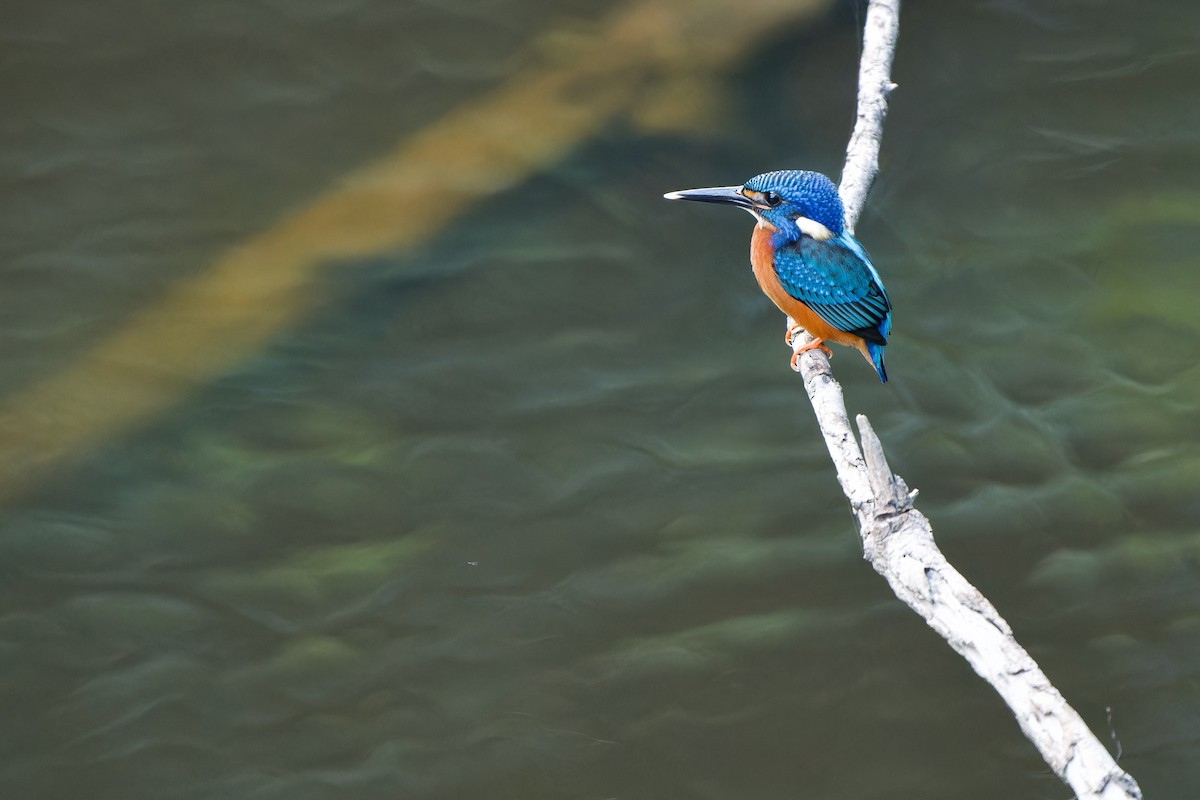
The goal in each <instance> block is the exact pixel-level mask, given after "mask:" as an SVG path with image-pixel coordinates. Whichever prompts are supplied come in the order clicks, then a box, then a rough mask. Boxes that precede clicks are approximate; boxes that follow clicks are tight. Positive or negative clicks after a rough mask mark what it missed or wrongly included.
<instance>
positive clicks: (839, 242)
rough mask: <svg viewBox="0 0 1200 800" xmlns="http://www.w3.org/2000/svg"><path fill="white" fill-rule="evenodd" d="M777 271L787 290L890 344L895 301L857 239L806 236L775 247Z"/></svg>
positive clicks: (852, 329)
mask: <svg viewBox="0 0 1200 800" xmlns="http://www.w3.org/2000/svg"><path fill="white" fill-rule="evenodd" d="M775 274H776V275H778V276H779V283H780V285H782V286H783V288H784V291H786V292H787V293H788V294H790V295H791V296H792V297H794V298H796V299H797V300H799V301H800V302H801V303H804V305H806V306H808V307H809V308H811V309H812V310H813V311H814V312H816V314H817V315H818V316H819V317H821V319H823V320H825V321H826V322H828V323H829V324H830V325H832V326H833V327H835V328H837V329H838V330H840V331H845V332H847V333H853V334H855V335H857V336H861V337H862V338H863V339H865V340H866V341H868V342H870V343H872V344H879V345H885V344H887V337H888V334H889V333H890V332H891V328H892V314H891V312H892V304H891V302H890V301H889V300H888V296H887V291H885V290H884V288H883V282H882V281H881V280H880V279H879V273H877V272H876V271H875V268H874V267H873V266H872V265H871V259H870V257H869V256H868V255H867V253H866V251H865V250H863V248H862V245H860V244H859V243H858V242H857V241H856V240H855V239H854V238H853V237H851V236H848V235H845V234H843V235H841V236H838V237H836V238H833V239H829V240H827V241H817V240H816V239H813V238H811V237H809V236H804V237H801V238H800V239H798V240H796V241H793V242H789V243H787V244H785V245H783V246H782V247H779V248H777V249H776V250H775Z"/></svg>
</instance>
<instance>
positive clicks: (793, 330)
mask: <svg viewBox="0 0 1200 800" xmlns="http://www.w3.org/2000/svg"><path fill="white" fill-rule="evenodd" d="M802 330H804V326H803V325H789V326H788V329H787V333H785V334H784V335H783V343H784V344H786V345H787V346H788V347H791V346H792V339H795V338H796V334H797V333H799V332H800V331H802Z"/></svg>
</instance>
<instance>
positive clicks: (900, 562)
mask: <svg viewBox="0 0 1200 800" xmlns="http://www.w3.org/2000/svg"><path fill="white" fill-rule="evenodd" d="M899 17H900V0H871V3H870V7H869V8H868V10H867V20H866V30H865V31H864V34H863V51H862V61H861V64H860V67H859V87H858V118H857V121H856V122H855V125H854V133H853V135H852V136H851V137H850V143H849V145H848V147H847V148H846V166H845V169H844V170H843V173H842V184H841V187H840V192H841V195H842V201H843V203H844V204H845V206H846V226H847V228H848V229H850V230H853V228H854V223H855V222H856V221H857V220H858V216H859V214H860V213H861V211H862V207H863V203H864V201H865V200H866V197H867V192H868V191H869V190H870V188H871V183H872V182H873V181H874V179H875V173H876V172H877V171H878V170H879V142H880V139H881V137H882V135H883V120H884V117H885V116H886V114H887V96H888V94H889V93H890V92H891V91H892V89H894V88H895V84H893V83H892V81H891V77H890V74H891V65H892V56H893V53H894V52H895V47H896V37H897V35H898V32H899V21H900V20H899ZM791 323H792V321H791V320H788V324H789V325H790V324H791ZM809 341H811V337H809V336H808V335H807V334H802V335H801V336H799V337H797V338H796V341H795V342H794V343H793V347H795V348H797V349H798V348H799V347H801V346H802V345H804V344H805V343H807V342H809ZM800 373H801V375H802V376H803V378H804V386H805V388H806V389H807V390H808V396H809V399H811V400H812V405H813V410H814V411H815V412H816V416H817V423H818V424H819V425H820V427H821V435H822V436H823V437H824V438H825V444H826V446H827V447H828V448H829V455H830V457H831V458H832V459H833V464H834V467H835V468H836V469H837V477H838V482H839V483H840V484H841V485H842V491H843V492H845V494H846V497H847V499H849V501H850V507H851V509H852V510H853V512H854V515H855V516H856V517H857V519H858V523H859V529H860V534H861V536H862V543H863V556H864V557H865V558H866V560H867V561H868V562H870V564H871V566H873V567H874V568H875V570H876V571H877V572H878V573H879V574H881V575H883V577H884V578H886V579H887V582H888V584H889V585H891V587H892V590H893V591H894V592H895V593H896V596H897V597H898V598H900V599H901V600H903V601H904V602H905V603H907V604H908V605H909V606H910V607H911V608H912V609H913V610H914V611H916V612H917V613H918V614H920V615H921V617H922V618H924V620H925V622H926V623H928V625H929V627H931V628H933V629H934V630H935V631H937V632H938V633H939V634H941V636H942V637H943V638H944V639H945V640H946V641H947V643H949V645H950V646H951V647H952V648H954V650H955V651H957V652H958V653H959V655H961V656H962V657H963V658H965V659H966V660H967V662H968V663H970V665H971V667H972V668H973V669H974V670H975V672H977V673H978V674H979V675H980V677H982V678H983V679H984V680H986V681H987V682H988V683H990V684H991V685H992V686H993V687H994V688H995V690H996V691H997V692H998V693H999V694H1000V696H1001V698H1003V700H1004V702H1005V703H1007V704H1008V707H1009V709H1010V710H1011V711H1012V713H1013V716H1015V717H1016V720H1017V724H1019V725H1020V726H1021V730H1022V731H1024V733H1025V736H1026V737H1028V739H1029V740H1030V741H1031V742H1032V743H1033V744H1034V746H1035V747H1037V749H1038V752H1040V753H1041V755H1042V758H1044V759H1045V761H1046V763H1047V764H1048V765H1049V766H1050V768H1051V769H1053V770H1054V772H1055V774H1057V775H1058V777H1059V778H1061V779H1062V780H1063V781H1064V782H1065V783H1066V784H1067V785H1068V786H1070V787H1071V789H1073V790H1074V791H1075V794H1076V795H1077V796H1078V797H1079V798H1080V800H1140V798H1141V797H1142V792H1141V789H1140V788H1138V785H1137V783H1136V782H1135V781H1134V779H1133V778H1132V777H1131V776H1130V775H1129V774H1128V773H1126V772H1125V771H1124V770H1122V769H1120V768H1119V767H1118V766H1117V764H1116V761H1114V760H1113V758H1112V756H1111V755H1110V754H1109V752H1108V750H1107V749H1105V747H1104V745H1103V744H1101V743H1100V741H1099V740H1098V739H1097V738H1096V737H1095V735H1093V734H1092V732H1091V731H1090V730H1089V729H1088V727H1087V725H1086V724H1085V723H1084V721H1083V719H1082V718H1081V717H1080V716H1079V714H1078V713H1076V711H1075V709H1073V708H1071V706H1070V705H1069V704H1068V703H1067V701H1066V700H1065V699H1064V698H1063V696H1062V695H1061V694H1060V693H1059V691H1058V690H1057V689H1055V688H1054V686H1053V685H1052V684H1051V683H1050V680H1049V679H1048V678H1047V677H1046V675H1045V673H1043V672H1042V670H1041V669H1040V668H1039V667H1038V665H1037V663H1036V662H1034V660H1033V658H1032V657H1031V656H1030V655H1029V653H1027V652H1026V651H1025V649H1024V648H1023V647H1021V645H1020V644H1019V643H1018V642H1017V640H1016V639H1015V638H1013V634H1012V629H1011V628H1009V626H1008V623H1007V622H1005V621H1004V619H1003V618H1002V617H1001V616H1000V614H999V613H998V612H997V611H996V609H995V607H994V606H993V605H992V604H991V603H990V602H989V601H988V599H987V598H986V597H984V596H983V594H982V593H980V591H979V590H978V589H976V588H975V587H974V586H972V585H971V584H970V583H968V582H967V580H966V579H965V578H963V576H962V575H961V574H959V572H958V570H956V569H955V568H954V567H953V566H952V565H951V564H950V563H949V562H948V561H947V560H946V557H945V556H943V555H942V553H941V551H940V550H938V547H937V544H936V543H935V542H934V540H933V530H932V528H931V527H930V524H929V520H928V519H926V518H925V516H924V515H923V514H921V513H920V512H919V511H917V510H916V509H915V508H914V507H913V503H912V501H913V498H914V497H916V494H917V493H916V491H912V492H910V491H909V490H908V487H907V486H906V485H905V483H904V481H903V480H902V479H901V478H900V476H899V475H893V474H892V471H891V468H890V467H888V463H887V459H886V458H885V456H884V453H883V445H882V444H881V443H880V441H879V438H878V437H877V436H876V435H875V431H874V430H873V429H872V428H871V423H870V422H869V421H868V420H867V418H866V417H865V416H862V415H859V416H858V418H857V422H858V430H859V434H860V436H861V438H862V449H861V450H860V449H859V446H858V443H857V442H856V441H855V438H854V433H853V432H852V430H851V428H850V420H849V416H848V414H847V413H846V404H845V401H844V400H843V398H842V388H841V386H840V385H839V384H838V382H837V381H836V380H834V378H833V374H832V372H831V371H830V369H829V360H828V359H827V358H826V357H825V355H824V354H823V353H821V352H820V351H819V350H809V351H807V352H805V353H804V354H803V355H802V356H801V357H800Z"/></svg>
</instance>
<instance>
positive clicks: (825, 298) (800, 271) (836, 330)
mask: <svg viewBox="0 0 1200 800" xmlns="http://www.w3.org/2000/svg"><path fill="white" fill-rule="evenodd" d="M663 197H665V198H666V199H668V200H697V201H699V202H702V203H723V204H725V205H731V206H736V207H737V208H744V209H745V210H747V211H749V212H750V213H751V214H752V215H753V216H754V219H755V220H756V221H757V224H756V225H755V226H754V234H753V236H751V238H750V266H751V267H752V268H753V270H754V277H755V278H756V279H757V280H758V285H759V287H760V288H761V289H762V290H763V293H764V294H765V295H766V296H767V297H769V298H771V301H772V302H774V303H775V305H776V306H778V307H779V310H780V311H782V312H783V313H784V314H787V315H788V316H789V317H791V318H792V319H793V320H795V323H796V324H795V325H792V326H790V327H789V328H788V331H787V334H786V337H785V338H786V341H787V343H788V344H789V345H790V344H791V343H792V339H793V337H794V336H795V335H796V334H797V333H798V332H799V331H800V330H801V329H803V330H806V331H808V332H809V334H811V335H812V337H813V340H812V341H811V342H809V343H808V344H806V345H804V346H803V347H801V348H800V349H798V350H797V351H796V352H795V353H794V354H793V355H792V369H798V362H797V359H799V358H800V354H801V353H803V352H804V351H806V350H812V349H814V348H819V349H821V350H823V351H824V352H825V354H826V355H833V354H832V352H830V350H829V348H828V347H826V346H825V344H824V343H825V342H836V343H837V344H841V345H846V346H847V347H853V348H855V349H856V350H858V351H859V352H860V353H862V354H863V357H864V358H866V359H867V361H868V362H869V363H870V364H871V366H872V367H874V368H875V372H876V373H878V375H879V380H880V381H881V382H883V383H886V382H887V370H885V369H884V367H883V348H884V347H885V346H887V340H888V334H890V333H891V330H892V303H891V301H890V300H888V296H887V290H885V289H884V288H883V281H882V280H881V279H880V277H879V273H878V272H876V271H875V267H874V265H873V264H871V257H870V256H868V255H867V251H866V250H865V249H863V246H862V245H861V244H859V243H858V240H857V239H855V238H854V237H853V236H852V235H850V233H849V232H848V231H847V230H846V226H845V212H844V210H843V208H842V199H841V197H839V196H838V191H837V187H836V186H834V184H833V181H831V180H829V178H827V177H825V176H824V175H822V174H820V173H819V172H809V171H807V170H796V169H785V170H778V171H776V172H765V173H763V174H762V175H756V176H754V177H753V178H751V179H750V180H748V181H746V182H745V183H744V184H742V185H741V186H715V187H712V188H709V189H683V190H681V191H678V192H667V193H666V194H665V195H663Z"/></svg>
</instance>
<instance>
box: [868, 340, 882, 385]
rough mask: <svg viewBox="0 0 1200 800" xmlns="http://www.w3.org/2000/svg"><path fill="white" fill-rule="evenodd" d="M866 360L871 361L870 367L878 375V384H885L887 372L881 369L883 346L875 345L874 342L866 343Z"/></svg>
mask: <svg viewBox="0 0 1200 800" xmlns="http://www.w3.org/2000/svg"><path fill="white" fill-rule="evenodd" d="M865 344H866V345H867V358H868V359H870V361H871V366H873V367H875V371H876V372H878V373H879V382H880V383H887V370H886V369H884V368H883V345H881V344H875V343H874V342H866V343H865Z"/></svg>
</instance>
